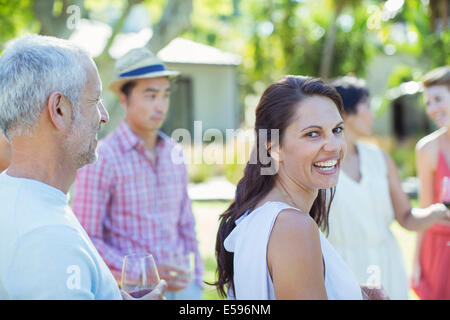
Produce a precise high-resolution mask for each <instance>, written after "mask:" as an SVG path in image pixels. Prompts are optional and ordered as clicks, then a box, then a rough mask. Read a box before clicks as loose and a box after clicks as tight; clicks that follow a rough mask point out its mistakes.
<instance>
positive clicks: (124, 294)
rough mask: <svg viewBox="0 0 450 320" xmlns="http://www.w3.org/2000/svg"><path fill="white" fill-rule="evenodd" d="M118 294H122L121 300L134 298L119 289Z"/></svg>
mask: <svg viewBox="0 0 450 320" xmlns="http://www.w3.org/2000/svg"><path fill="white" fill-rule="evenodd" d="M120 294H121V295H122V299H123V300H135V299H134V298H133V297H132V296H130V295H129V294H128V293H127V292H126V291H123V290H120Z"/></svg>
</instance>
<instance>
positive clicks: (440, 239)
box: [412, 66, 450, 300]
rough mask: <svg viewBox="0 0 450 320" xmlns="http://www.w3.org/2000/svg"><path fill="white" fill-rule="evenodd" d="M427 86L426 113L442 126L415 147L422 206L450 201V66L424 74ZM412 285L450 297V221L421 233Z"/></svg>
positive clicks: (424, 294)
mask: <svg viewBox="0 0 450 320" xmlns="http://www.w3.org/2000/svg"><path fill="white" fill-rule="evenodd" d="M424 88H425V91H424V95H425V100H426V105H427V114H428V115H429V116H430V117H431V118H432V119H433V120H434V121H435V122H436V123H437V124H438V125H439V127H440V128H439V129H438V130H436V131H434V132H432V133H431V134H429V135H427V136H426V137H424V138H422V139H421V140H420V141H419V142H418V143H417V147H416V155H417V156H416V159H417V171H418V176H419V180H420V189H419V201H420V206H421V207H425V206H428V205H430V204H432V203H435V202H450V191H448V192H447V191H445V190H450V189H449V188H450V179H449V182H448V183H449V185H448V186H447V187H446V186H445V184H444V185H443V181H444V180H447V179H444V178H445V177H449V178H450V167H449V163H450V162H449V161H450V66H445V67H441V68H438V69H435V70H433V71H431V72H429V73H428V74H427V75H425V79H424ZM443 186H444V188H443ZM443 189H445V190H443ZM443 191H444V192H443ZM412 288H413V289H414V291H415V292H416V294H417V295H418V296H419V297H420V298H421V299H426V300H431V299H433V300H437V299H439V300H441V299H444V300H450V223H449V222H445V221H442V222H439V223H436V224H434V225H433V226H432V227H430V228H429V229H427V230H426V231H425V232H421V233H418V236H417V245H416V254H415V258H414V264H413V275H412Z"/></svg>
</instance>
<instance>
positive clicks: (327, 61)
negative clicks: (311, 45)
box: [319, 1, 344, 80]
mask: <svg viewBox="0 0 450 320" xmlns="http://www.w3.org/2000/svg"><path fill="white" fill-rule="evenodd" d="M343 8H344V1H336V9H335V12H334V17H333V20H332V22H331V23H330V26H329V27H328V31H327V34H326V38H325V44H324V48H323V51H322V59H321V64H320V72H319V76H320V78H322V79H323V80H327V79H328V78H329V77H330V73H331V65H332V63H333V55H334V47H335V43H336V34H337V28H338V25H337V19H338V18H339V16H340V14H341V12H342V9H343Z"/></svg>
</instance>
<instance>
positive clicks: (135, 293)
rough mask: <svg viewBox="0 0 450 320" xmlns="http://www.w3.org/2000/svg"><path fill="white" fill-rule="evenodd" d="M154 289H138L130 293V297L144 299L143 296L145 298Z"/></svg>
mask: <svg viewBox="0 0 450 320" xmlns="http://www.w3.org/2000/svg"><path fill="white" fill-rule="evenodd" d="M152 290H153V289H140V290H139V289H138V290H135V291H130V292H128V293H129V294H130V296H132V297H133V298H136V299H138V298H142V297H143V296H145V295H146V294H147V293H150V292H151V291H152Z"/></svg>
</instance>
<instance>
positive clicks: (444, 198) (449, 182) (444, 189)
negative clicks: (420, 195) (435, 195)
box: [440, 177, 450, 209]
mask: <svg viewBox="0 0 450 320" xmlns="http://www.w3.org/2000/svg"><path fill="white" fill-rule="evenodd" d="M440 200H441V202H442V203H443V204H444V205H445V206H446V207H447V208H449V209H450V177H443V178H442V182H441V194H440Z"/></svg>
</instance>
